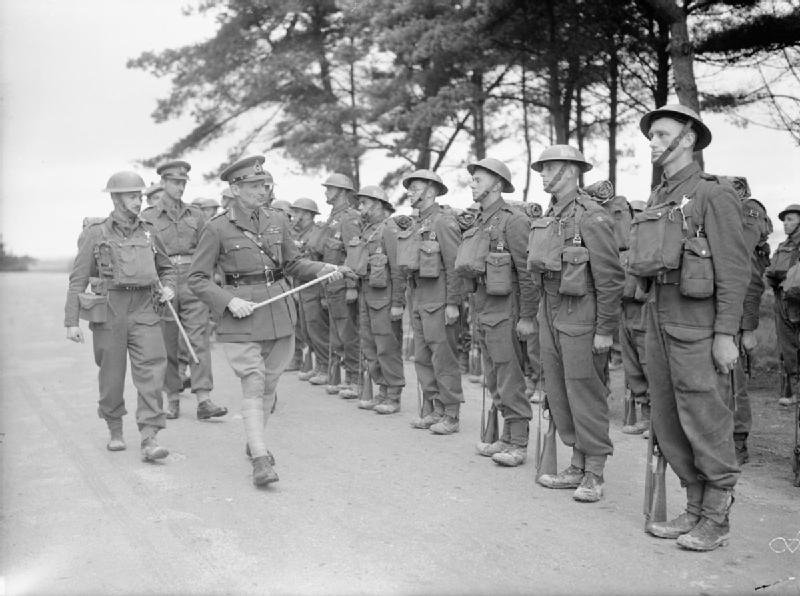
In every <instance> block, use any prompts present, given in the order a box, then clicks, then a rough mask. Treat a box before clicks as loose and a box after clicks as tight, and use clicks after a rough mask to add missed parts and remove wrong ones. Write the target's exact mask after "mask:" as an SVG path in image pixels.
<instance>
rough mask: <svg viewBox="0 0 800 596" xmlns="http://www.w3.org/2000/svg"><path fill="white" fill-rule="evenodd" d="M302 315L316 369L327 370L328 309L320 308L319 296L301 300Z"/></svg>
mask: <svg viewBox="0 0 800 596" xmlns="http://www.w3.org/2000/svg"><path fill="white" fill-rule="evenodd" d="M300 306H301V308H302V309H303V317H304V319H305V323H306V329H307V331H308V340H309V344H310V345H311V349H312V350H314V360H315V364H316V368H317V370H320V371H325V370H328V342H329V341H330V328H329V327H328V311H327V310H325V309H324V308H322V304H321V303H320V301H319V298H317V299H315V300H302V299H301V301H300Z"/></svg>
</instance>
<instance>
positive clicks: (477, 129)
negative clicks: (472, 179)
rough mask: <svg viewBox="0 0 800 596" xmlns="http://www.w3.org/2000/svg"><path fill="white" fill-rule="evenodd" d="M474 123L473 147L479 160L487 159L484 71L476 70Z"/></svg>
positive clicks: (473, 101)
mask: <svg viewBox="0 0 800 596" xmlns="http://www.w3.org/2000/svg"><path fill="white" fill-rule="evenodd" d="M471 82H472V98H473V99H472V123H473V128H474V131H473V145H474V148H475V156H476V157H477V158H478V159H483V158H484V157H486V128H485V124H484V113H483V107H484V104H485V103H486V100H485V98H484V95H483V71H482V70H481V69H479V68H476V69H475V71H474V72H473V73H472V77H471Z"/></svg>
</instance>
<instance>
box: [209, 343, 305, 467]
mask: <svg viewBox="0 0 800 596" xmlns="http://www.w3.org/2000/svg"><path fill="white" fill-rule="evenodd" d="M223 349H224V350H225V356H226V357H227V358H228V362H229V363H230V365H231V368H232V369H233V372H234V373H235V374H236V376H237V377H239V381H240V383H241V386H242V423H243V425H244V433H245V437H246V438H247V445H248V446H249V447H250V453H251V455H252V456H253V457H259V456H262V455H266V454H267V445H266V440H265V436H264V434H265V433H264V423H265V417H264V409H265V408H264V395H265V390H266V384H265V382H266V367H265V365H264V358H263V357H262V355H261V349H262V347H261V342H238V343H224V344H223ZM291 356H292V355H291V353H290V354H288V355H287V357H288V358H291Z"/></svg>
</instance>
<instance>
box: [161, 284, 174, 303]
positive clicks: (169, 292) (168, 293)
mask: <svg viewBox="0 0 800 596" xmlns="http://www.w3.org/2000/svg"><path fill="white" fill-rule="evenodd" d="M173 298H175V290H173V289H172V288H170V287H168V286H162V287H161V297H160V298H159V301H160V302H169V301H170V300H172V299H173Z"/></svg>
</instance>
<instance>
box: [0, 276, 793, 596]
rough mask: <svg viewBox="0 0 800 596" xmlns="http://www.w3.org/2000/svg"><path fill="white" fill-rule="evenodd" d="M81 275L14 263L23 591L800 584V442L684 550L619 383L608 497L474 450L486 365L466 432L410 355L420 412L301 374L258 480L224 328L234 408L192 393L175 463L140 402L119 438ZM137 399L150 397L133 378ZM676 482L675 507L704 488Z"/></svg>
mask: <svg viewBox="0 0 800 596" xmlns="http://www.w3.org/2000/svg"><path fill="white" fill-rule="evenodd" d="M65 288H66V275H60V274H45V273H29V274H3V275H0V334H1V335H0V371H1V372H0V383H1V385H0V389H1V390H2V408H3V409H2V432H3V435H2V436H3V441H2V457H3V495H2V505H3V521H2V524H3V525H2V537H3V551H2V570H1V571H0V575H2V577H3V581H4V586H5V591H6V592H7V593H8V594H62V593H72V594H130V593H170V594H184V593H230V594H240V593H270V594H272V593H275V594H285V593H290V594H343V593H377V592H381V593H398V594H410V593H414V594H439V593H450V594H456V593H458V594H464V593H484V594H507V593H532V592H535V593H543V594H549V593H569V594H648V593H658V594H661V593H681V594H722V593H737V594H744V593H757V594H778V593H781V594H800V579H798V578H799V577H800V548H797V547H800V489H798V488H793V487H792V486H791V484H790V482H789V475H790V470H789V468H788V465H789V464H788V458H786V459H785V466H784V464H781V462H780V461H777V462H776V461H775V458H774V457H771V458H770V459H768V460H764V461H761V460H759V455H758V453H754V461H755V465H748V466H747V467H745V470H744V472H743V475H742V478H741V481H740V483H739V486H738V487H737V494H736V505H735V507H734V510H733V520H732V525H733V529H732V540H731V543H730V545H729V546H727V547H725V548H722V549H719V550H717V551H715V552H713V553H710V554H695V553H688V552H684V551H681V550H679V549H678V547H677V546H676V545H675V543H674V542H672V541H662V540H658V539H654V538H651V537H649V536H647V535H645V534H644V533H643V532H642V521H643V520H642V511H641V510H642V495H643V484H644V482H643V481H644V473H643V472H644V467H645V445H646V444H645V441H643V440H642V439H641V438H640V437H630V436H627V435H623V434H621V433H620V432H619V428H620V423H619V397H617V398H616V399H615V401H614V408H615V412H616V418H615V420H614V424H613V428H612V438H613V440H614V443H615V454H614V457H612V458H611V459H610V461H609V464H608V467H607V471H606V485H605V488H606V496H605V498H604V499H603V501H602V502H601V503H599V504H595V505H586V504H579V503H576V502H575V501H573V500H572V499H571V497H570V491H549V490H546V489H543V488H540V487H538V486H537V485H535V484H534V482H533V465H532V462H531V461H529V462H528V463H526V464H525V465H524V466H522V467H520V468H516V469H508V468H500V467H498V466H496V465H494V464H493V463H492V462H491V461H489V460H487V459H485V458H482V457H480V456H478V455H476V454H475V453H474V448H473V446H474V443H475V440H476V438H477V436H478V427H479V421H480V405H481V395H480V389H479V387H478V386H477V385H473V384H470V383H465V388H466V390H467V398H466V399H467V401H466V404H465V406H464V408H463V414H462V432H461V433H460V434H457V435H453V436H448V437H435V436H433V435H431V434H429V433H428V432H426V431H418V430H413V429H411V428H410V427H409V424H408V423H409V421H410V420H411V418H412V417H413V415H414V410H415V408H416V406H415V403H416V396H415V391H414V389H413V387H414V377H413V366H411V365H410V364H409V365H408V366H407V368H406V373H407V378H408V380H409V383H408V388H407V389H406V391H405V393H404V396H403V400H404V401H403V411H402V413H400V414H398V415H395V416H388V417H384V416H377V415H375V414H373V413H371V412H364V411H361V410H358V409H356V407H355V404H354V403H352V402H345V401H343V400H341V399H339V398H336V397H330V396H328V395H326V394H325V393H324V391H322V390H321V389H319V388H311V387H310V386H309V385H308V384H306V383H302V382H299V381H298V380H297V379H296V377H295V375H294V374H293V373H289V374H286V375H284V377H283V378H282V379H281V381H280V385H279V396H280V401H279V405H278V409H277V412H276V414H275V415H274V417H273V418H272V419H271V421H270V426H269V430H270V440H269V446H270V449H271V450H272V452H273V453H274V454H275V456H276V458H277V462H278V463H277V470H278V473H279V474H280V478H281V480H280V482H279V483H277V484H276V485H274V486H273V487H272V488H269V489H267V490H256V489H255V488H254V487H253V486H252V485H251V482H250V471H251V467H250V464H249V462H248V460H247V458H246V457H245V455H244V438H243V432H244V431H243V429H242V423H241V419H240V417H239V416H238V412H239V385H238V381H237V380H236V379H235V377H234V376H233V374H232V373H231V371H230V369H229V367H228V365H227V362H226V361H225V357H224V355H223V353H222V351H221V350H220V349H219V346H215V348H214V352H213V357H214V374H215V384H216V389H215V391H214V394H213V397H214V399H215V400H216V401H218V402H220V403H222V404H225V405H227V406H229V407H230V409H231V413H230V414H229V415H228V416H226V417H225V418H223V419H218V420H216V421H213V422H199V421H197V420H196V419H195V417H194V403H193V399H192V398H191V396H190V395H189V394H185V396H184V399H183V404H182V405H183V412H182V415H181V418H180V419H178V420H176V421H170V422H169V426H168V428H167V429H166V430H165V431H164V432H162V433H161V434H160V435H159V438H160V440H161V442H162V444H164V445H165V446H167V447H168V448H169V449H170V451H171V455H170V456H169V458H168V459H167V460H166V462H165V463H163V464H145V463H143V462H141V461H140V458H139V452H138V440H137V433H136V426H135V422H134V420H133V416H132V414H129V415H128V416H127V417H126V419H125V436H126V439H127V441H128V447H129V448H128V450H127V451H124V452H119V453H111V452H109V451H107V450H106V449H105V441H106V429H105V425H104V423H103V422H102V421H101V420H100V419H99V418H97V414H96V399H97V398H96V396H97V386H96V378H97V371H96V367H95V365H94V362H93V360H92V355H91V339H90V338H91V334H90V333H88V332H87V336H88V341H87V343H86V344H83V345H76V344H72V343H70V342H68V341H67V340H66V339H65V336H64V329H63V298H64V292H65ZM615 384H616V385H615V386H616V389H617V391H616V394H617V395H619V389H620V379H619V378H616V377H615ZM126 400H127V403H128V407H129V409H130V410H131V411H133V409H134V408H135V391H134V389H133V387H132V385H130V384H129V385H128V388H127V390H126ZM559 457H560V464H564V462H566V461H567V459H568V456H567V450H566V449H565V448H563V446H562V451H560V452H559ZM782 466H783V467H782ZM668 480H669V487H668V504H669V513H670V515H673V514H677V513H678V512H679V510H680V508H681V506H682V504H683V496H682V493H681V490H680V488H679V486H678V483H677V481H676V479H675V477H674V475H672V474H671V473H668ZM793 540H794V542H793ZM792 550H793V551H794V552H791V551H792ZM776 551H780V552H776ZM761 586H769V587H764V588H762V589H758V590H757V588H759V587H761ZM756 590H757V591H756ZM0 592H1V590H0Z"/></svg>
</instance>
